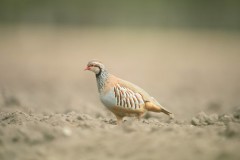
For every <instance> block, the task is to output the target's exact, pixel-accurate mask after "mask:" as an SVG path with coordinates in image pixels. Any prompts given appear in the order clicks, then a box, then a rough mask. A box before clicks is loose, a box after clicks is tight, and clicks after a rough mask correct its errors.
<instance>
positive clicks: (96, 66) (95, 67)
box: [84, 60, 105, 75]
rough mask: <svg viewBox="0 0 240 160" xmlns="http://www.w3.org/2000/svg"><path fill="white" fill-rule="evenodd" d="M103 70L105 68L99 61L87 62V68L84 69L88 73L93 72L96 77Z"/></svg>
mask: <svg viewBox="0 0 240 160" xmlns="http://www.w3.org/2000/svg"><path fill="white" fill-rule="evenodd" d="M104 69H105V66H104V65H103V64H102V63H101V62H100V61H97V60H92V61H89V62H88V64H87V67H86V68H85V69H84V70H85V71H86V70H89V71H92V72H94V73H95V74H96V75H98V74H100V73H101V72H102V70H104Z"/></svg>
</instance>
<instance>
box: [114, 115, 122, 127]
mask: <svg viewBox="0 0 240 160" xmlns="http://www.w3.org/2000/svg"><path fill="white" fill-rule="evenodd" d="M115 116H116V118H117V125H121V124H122V122H123V117H121V116H118V115H115Z"/></svg>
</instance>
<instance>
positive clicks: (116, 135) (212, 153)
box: [0, 26, 240, 160]
mask: <svg viewBox="0 0 240 160" xmlns="http://www.w3.org/2000/svg"><path fill="white" fill-rule="evenodd" d="M0 35H1V36H0V77H1V78H0V88H1V90H0V91H1V93H0V110H1V113H0V125H1V127H0V147H1V148H2V149H1V150H0V159H51V160H52V159H79V158H80V159H95V158H96V157H95V156H96V155H99V156H98V159H123V158H124V159H138V160H139V159H159V157H162V158H164V159H176V158H178V159H193V158H194V159H239V158H240V154H239V152H238V149H239V147H240V144H239V138H240V136H239V135H240V132H239V128H240V123H239V109H238V107H239V106H240V99H239V97H240V83H239V81H240V70H239V68H240V63H239V60H240V54H239V51H240V45H239V44H240V43H239V42H240V34H239V33H236V32H217V31H216V32H213V31H211V32H210V31H206V30H205V31H186V30H156V29H152V30H145V29H137V30H133V29H123V28H87V27H86V28H74V27H45V26H18V27H4V26H2V27H1V28H0ZM91 59H99V60H101V61H102V62H103V63H104V64H105V65H106V67H107V68H108V69H109V71H110V72H111V73H112V74H115V75H116V76H119V77H121V78H123V79H126V80H129V81H131V82H134V83H136V84H138V85H139V86H141V87H142V88H144V89H145V90H146V91H148V92H149V93H151V95H153V96H154V97H155V98H156V99H157V100H158V101H159V102H160V103H161V104H162V105H163V106H166V107H167V108H169V109H170V110H171V111H172V112H173V113H175V115H176V120H174V121H169V120H168V119H167V117H166V116H165V115H163V114H152V113H151V114H149V115H147V117H146V119H143V120H141V121H140V122H137V121H135V120H134V119H132V118H126V122H125V124H124V125H123V126H116V125H115V119H114V116H113V115H112V114H111V113H110V112H109V111H107V110H106V109H105V107H104V106H103V105H102V104H101V103H100V101H99V99H98V93H97V87H96V82H95V76H94V75H93V74H92V73H89V72H84V71H83V68H84V67H85V65H86V64H87V62H88V61H89V60H91ZM130 141H131V145H129V142H130ZM173 151H174V154H172V153H173Z"/></svg>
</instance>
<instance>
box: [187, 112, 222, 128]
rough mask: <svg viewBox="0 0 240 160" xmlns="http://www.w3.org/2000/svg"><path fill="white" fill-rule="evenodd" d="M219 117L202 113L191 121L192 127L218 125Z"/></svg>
mask: <svg viewBox="0 0 240 160" xmlns="http://www.w3.org/2000/svg"><path fill="white" fill-rule="evenodd" d="M218 120H219V116H218V115H217V114H211V115H207V114H206V113H205V112H200V113H199V114H198V115H197V116H196V117H193V118H192V120H191V123H192V125H195V126H205V125H212V124H217V123H218Z"/></svg>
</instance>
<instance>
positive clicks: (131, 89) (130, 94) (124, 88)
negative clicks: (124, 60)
mask: <svg viewBox="0 0 240 160" xmlns="http://www.w3.org/2000/svg"><path fill="white" fill-rule="evenodd" d="M85 70H90V71H93V72H94V73H95V74H96V79H97V86H98V91H99V94H100V99H101V101H102V103H103V104H104V105H105V106H106V107H107V108H108V109H109V110H110V111H111V112H112V113H114V115H115V116H116V117H117V120H118V123H121V121H122V118H123V117H125V116H135V117H138V118H140V117H142V116H143V115H144V113H146V112H147V111H153V112H163V113H165V114H167V115H169V116H170V117H171V118H173V114H172V113H171V112H169V111H168V110H167V109H165V108H164V107H162V106H161V105H160V104H159V103H158V102H157V101H156V100H155V99H154V98H153V97H151V96H150V95H149V94H148V93H147V92H146V91H144V90H143V89H142V88H140V87H138V86H136V85H135V84H132V83H130V82H128V81H125V80H122V79H120V78H118V77H116V76H114V75H111V74H110V73H108V72H107V70H106V69H105V67H104V65H103V64H102V63H101V62H99V61H95V60H93V61H90V62H89V63H88V65H87V68H86V69H85Z"/></svg>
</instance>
